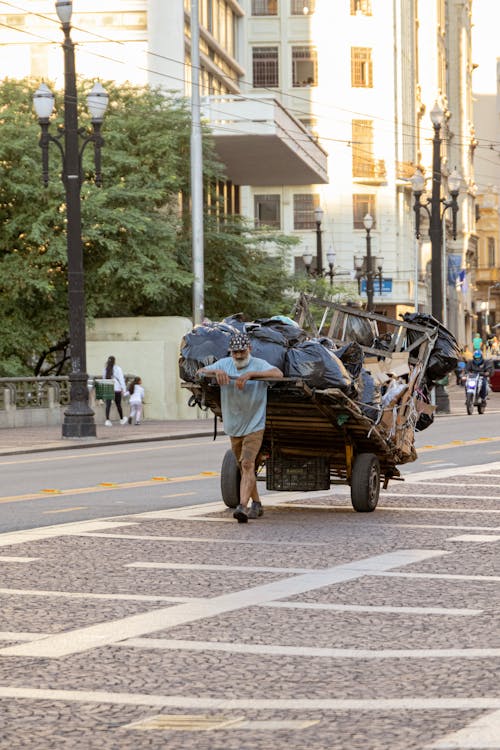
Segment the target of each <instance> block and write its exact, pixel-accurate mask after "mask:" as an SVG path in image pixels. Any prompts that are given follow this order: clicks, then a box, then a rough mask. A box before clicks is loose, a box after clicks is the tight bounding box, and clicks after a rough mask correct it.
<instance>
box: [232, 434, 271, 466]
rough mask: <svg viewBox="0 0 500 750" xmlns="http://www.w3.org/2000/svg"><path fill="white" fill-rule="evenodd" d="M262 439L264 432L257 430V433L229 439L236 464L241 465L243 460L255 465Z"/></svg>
mask: <svg viewBox="0 0 500 750" xmlns="http://www.w3.org/2000/svg"><path fill="white" fill-rule="evenodd" d="M263 437H264V430H258V431H257V432H250V433H249V434H248V435H242V436H241V437H231V438H230V439H231V450H232V451H233V453H234V455H235V456H236V460H237V461H238V463H241V462H242V461H244V460H245V459H246V460H248V461H253V462H254V463H255V461H256V459H257V456H258V455H259V451H260V447H261V445H262V439H263Z"/></svg>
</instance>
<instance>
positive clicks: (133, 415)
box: [125, 378, 144, 424]
mask: <svg viewBox="0 0 500 750" xmlns="http://www.w3.org/2000/svg"><path fill="white" fill-rule="evenodd" d="M125 396H128V397H129V404H130V416H129V418H128V423H129V424H132V422H133V423H134V424H141V419H142V405H143V403H144V388H143V387H142V380H141V379H140V378H134V379H133V380H132V382H131V383H130V385H129V387H128V390H127V392H126V393H125Z"/></svg>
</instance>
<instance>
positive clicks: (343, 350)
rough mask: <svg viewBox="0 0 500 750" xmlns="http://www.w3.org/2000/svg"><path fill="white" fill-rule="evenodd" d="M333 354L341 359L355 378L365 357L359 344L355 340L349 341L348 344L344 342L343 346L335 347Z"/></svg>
mask: <svg viewBox="0 0 500 750" xmlns="http://www.w3.org/2000/svg"><path fill="white" fill-rule="evenodd" d="M335 354H336V356H337V357H338V358H339V359H341V360H342V362H343V363H344V365H345V366H346V369H347V370H348V371H349V372H350V373H351V375H352V376H353V378H357V377H358V375H359V374H360V373H361V369H362V367H363V362H364V359H365V355H364V352H363V349H362V348H361V344H358V342H357V341H350V342H349V343H348V344H345V346H341V347H340V349H336V350H335Z"/></svg>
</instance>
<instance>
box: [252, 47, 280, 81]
mask: <svg viewBox="0 0 500 750" xmlns="http://www.w3.org/2000/svg"><path fill="white" fill-rule="evenodd" d="M252 62H253V66H252V67H253V85H254V88H264V87H267V88H269V87H277V86H278V80H279V71H278V48H277V47H254V48H253V50H252Z"/></svg>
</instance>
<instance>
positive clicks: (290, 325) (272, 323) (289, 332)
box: [255, 315, 307, 346]
mask: <svg viewBox="0 0 500 750" xmlns="http://www.w3.org/2000/svg"><path fill="white" fill-rule="evenodd" d="M287 321H290V322H287ZM255 322H256V323H259V324H260V325H261V326H266V328H272V329H274V330H275V331H279V332H280V333H281V334H282V335H283V336H284V337H285V338H286V340H287V341H288V345H289V346H295V344H300V343H301V342H302V341H305V340H306V339H307V333H306V332H305V331H304V330H303V329H302V328H301V327H300V326H299V325H297V323H295V321H294V320H292V319H291V318H285V317H284V316H281V315H276V316H275V317H273V318H258V319H257V320H256V321H255Z"/></svg>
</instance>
